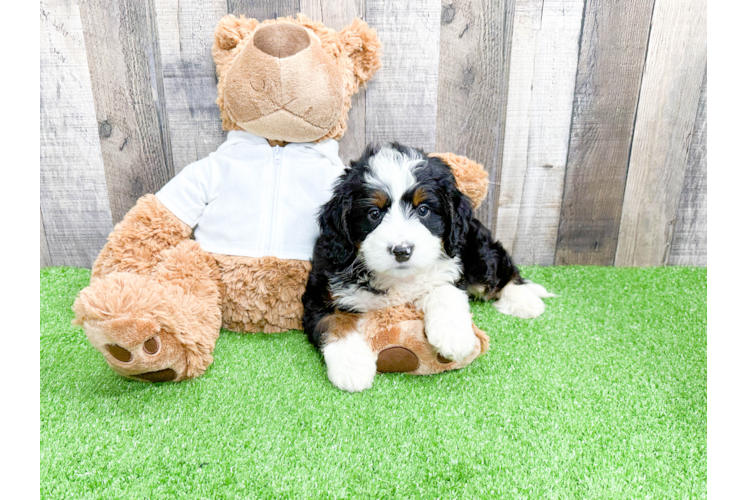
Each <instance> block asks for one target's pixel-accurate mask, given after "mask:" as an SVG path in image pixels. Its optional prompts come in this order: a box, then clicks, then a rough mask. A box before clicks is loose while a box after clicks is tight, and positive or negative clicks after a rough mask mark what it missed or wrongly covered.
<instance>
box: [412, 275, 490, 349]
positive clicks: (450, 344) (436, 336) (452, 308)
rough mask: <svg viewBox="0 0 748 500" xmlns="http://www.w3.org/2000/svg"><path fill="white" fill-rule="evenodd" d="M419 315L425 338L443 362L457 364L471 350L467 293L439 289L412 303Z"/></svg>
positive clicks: (473, 340)
mask: <svg viewBox="0 0 748 500" xmlns="http://www.w3.org/2000/svg"><path fill="white" fill-rule="evenodd" d="M416 307H418V308H419V309H421V310H422V311H423V316H424V319H423V321H424V326H425V327H426V338H428V340H429V343H430V344H431V345H433V346H434V347H435V348H436V350H437V351H438V352H439V353H440V354H441V355H442V356H444V357H445V358H448V359H451V360H453V361H461V360H463V359H464V358H466V357H468V356H469V355H470V354H472V353H473V351H474V350H475V345H476V342H477V339H476V337H475V333H473V318H472V316H471V314H470V304H469V302H468V296H467V293H465V292H464V291H462V290H460V289H459V288H457V287H455V286H453V285H441V286H438V287H436V288H434V289H433V290H432V291H430V292H429V293H427V294H426V295H425V296H424V297H423V298H421V299H419V300H418V301H416Z"/></svg>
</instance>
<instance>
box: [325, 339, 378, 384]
mask: <svg viewBox="0 0 748 500" xmlns="http://www.w3.org/2000/svg"><path fill="white" fill-rule="evenodd" d="M322 354H323V355H324V357H325V363H326V364H327V378H329V379H330V382H332V385H334V386H335V387H337V388H338V389H343V390H344V391H348V392H360V391H363V390H365V389H369V388H370V387H371V386H372V383H373V382H374V376H375V375H376V373H377V358H376V355H375V354H374V353H373V352H372V351H371V349H370V348H369V346H368V345H367V344H366V342H365V341H364V339H363V337H362V336H361V334H360V333H358V332H352V333H350V334H348V335H346V336H345V337H343V338H342V339H340V340H337V341H335V342H331V343H329V344H327V345H325V346H324V347H323V348H322Z"/></svg>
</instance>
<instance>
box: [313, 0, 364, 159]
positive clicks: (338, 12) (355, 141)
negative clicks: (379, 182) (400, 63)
mask: <svg viewBox="0 0 748 500" xmlns="http://www.w3.org/2000/svg"><path fill="white" fill-rule="evenodd" d="M364 4H365V2H364V0H301V2H300V5H299V9H300V12H301V13H303V14H305V15H306V16H307V17H309V18H310V19H314V20H315V21H320V22H323V23H325V26H327V27H328V28H332V29H334V30H337V31H340V30H341V29H343V28H344V27H346V26H348V25H350V24H351V22H353V20H354V19H355V18H357V17H359V18H361V19H364V20H366V19H365V14H366V8H365V5H364ZM374 78H378V74H375V75H374ZM339 147H340V150H339V155H340V159H341V160H342V161H343V164H344V165H348V163H349V162H350V160H352V159H357V158H359V157H360V156H361V153H363V151H364V148H365V147H366V89H365V88H362V89H361V90H359V91H358V92H357V93H356V94H354V95H353V97H352V98H351V110H350V111H349V112H348V130H346V132H345V134H344V135H343V137H342V138H341V139H340V144H339Z"/></svg>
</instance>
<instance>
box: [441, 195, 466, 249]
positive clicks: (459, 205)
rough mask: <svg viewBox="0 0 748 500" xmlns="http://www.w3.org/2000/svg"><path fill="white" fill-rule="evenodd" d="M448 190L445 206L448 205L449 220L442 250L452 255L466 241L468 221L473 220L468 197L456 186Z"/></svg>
mask: <svg viewBox="0 0 748 500" xmlns="http://www.w3.org/2000/svg"><path fill="white" fill-rule="evenodd" d="M450 191H451V193H450V195H451V196H450V203H449V204H448V205H447V206H448V207H449V218H450V219H451V220H450V221H449V222H450V224H448V225H447V231H446V233H445V234H444V251H445V252H447V255H449V256H450V257H454V256H455V255H457V254H458V253H459V252H460V249H462V247H464V246H465V243H466V241H467V234H468V231H469V230H470V221H471V220H473V206H472V203H471V202H470V198H468V197H467V196H465V195H464V194H462V193H461V192H459V191H458V190H457V189H456V188H452V189H450Z"/></svg>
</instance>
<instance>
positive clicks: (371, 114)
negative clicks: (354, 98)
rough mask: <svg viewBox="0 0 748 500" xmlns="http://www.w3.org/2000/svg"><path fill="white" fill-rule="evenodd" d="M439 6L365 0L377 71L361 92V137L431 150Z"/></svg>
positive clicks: (419, 0) (415, 0) (424, 0)
mask: <svg viewBox="0 0 748 500" xmlns="http://www.w3.org/2000/svg"><path fill="white" fill-rule="evenodd" d="M440 20H441V5H440V3H439V2H438V1H435V0H431V1H429V0H400V1H397V0H367V2H366V21H367V23H369V26H372V27H374V28H376V30H377V33H378V35H379V39H380V40H381V41H382V43H383V44H384V48H383V49H382V52H383V56H382V69H380V70H379V71H378V72H377V74H376V75H375V76H374V78H372V80H371V81H370V82H369V86H368V88H367V90H366V141H367V142H386V141H399V142H401V143H403V144H405V145H408V146H413V147H418V148H423V149H424V150H426V151H434V147H435V143H436V108H437V85H438V69H439V27H440V24H441V21H440Z"/></svg>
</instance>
